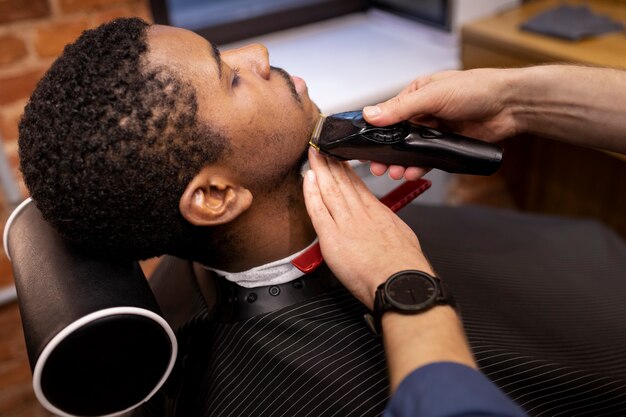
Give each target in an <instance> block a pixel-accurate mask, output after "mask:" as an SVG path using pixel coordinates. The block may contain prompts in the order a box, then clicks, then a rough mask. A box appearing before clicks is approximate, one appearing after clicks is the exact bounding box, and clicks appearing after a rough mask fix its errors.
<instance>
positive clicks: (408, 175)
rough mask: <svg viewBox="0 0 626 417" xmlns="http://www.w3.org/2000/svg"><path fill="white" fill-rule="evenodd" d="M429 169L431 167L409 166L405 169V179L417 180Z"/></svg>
mask: <svg viewBox="0 0 626 417" xmlns="http://www.w3.org/2000/svg"><path fill="white" fill-rule="evenodd" d="M429 171H430V168H420V167H408V168H407V169H406V171H404V179H405V180H407V181H417V180H419V179H420V178H422V177H423V176H424V175H426V174H427V173H428V172H429Z"/></svg>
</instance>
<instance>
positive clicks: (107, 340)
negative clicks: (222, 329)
mask: <svg viewBox="0 0 626 417" xmlns="http://www.w3.org/2000/svg"><path fill="white" fill-rule="evenodd" d="M4 246H5V251H6V252H7V256H9V257H10V259H11V262H12V265H13V273H14V279H15V285H16V289H17V296H18V303H19V308H20V314H21V317H22V324H23V327H24V336H25V339H26V347H27V351H28V357H29V361H30V365H31V368H32V370H33V388H34V390H35V395H36V396H37V398H38V400H39V401H40V402H41V403H42V405H43V406H44V407H45V408H47V409H48V410H49V411H51V412H53V413H55V414H57V415H60V416H105V415H113V414H117V413H120V412H125V411H128V410H130V409H132V408H135V407H136V406H138V405H140V404H141V403H143V402H145V401H146V400H147V399H149V398H150V397H151V396H152V395H154V394H155V393H156V391H157V390H158V389H159V388H160V387H161V386H162V385H163V383H164V382H165V380H166V379H167V377H168V376H169V374H170V372H171V371H172V368H173V366H174V362H175V359H176V354H177V349H178V347H177V342H176V337H175V336H174V333H173V331H172V330H171V328H170V326H169V325H168V324H167V322H166V321H165V320H164V319H163V318H162V316H161V313H160V310H159V306H158V304H157V302H156V300H155V299H154V295H153V294H152V292H151V290H150V287H149V285H148V282H147V280H146V279H145V276H144V275H143V272H142V271H141V268H140V267H139V264H138V263H137V262H128V261H116V260H105V259H96V258H94V257H93V256H89V255H88V254H85V253H83V252H82V251H81V250H80V248H78V247H76V246H75V245H72V244H71V243H70V242H68V241H67V240H66V239H64V238H63V237H62V236H61V235H60V234H59V233H58V232H56V230H54V229H53V228H52V227H51V226H50V225H49V224H48V223H47V222H46V221H45V220H44V219H43V217H42V215H41V212H40V211H39V210H38V209H37V207H36V205H35V204H34V202H33V201H32V200H30V199H29V200H27V201H25V202H24V203H22V204H21V205H20V206H19V207H17V208H16V209H15V211H14V212H13V213H12V214H11V216H10V218H9V220H8V221H7V225H6V227H5V231H4Z"/></svg>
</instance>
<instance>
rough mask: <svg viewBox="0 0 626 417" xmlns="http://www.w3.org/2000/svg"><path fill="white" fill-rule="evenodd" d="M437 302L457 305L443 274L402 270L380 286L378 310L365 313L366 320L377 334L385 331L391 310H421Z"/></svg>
mask: <svg viewBox="0 0 626 417" xmlns="http://www.w3.org/2000/svg"><path fill="white" fill-rule="evenodd" d="M436 305H450V306H452V307H453V308H455V307H456V304H455V302H454V299H453V298H452V295H451V294H450V291H449V290H448V289H447V288H446V286H445V285H444V283H443V282H442V281H441V280H440V279H439V278H437V277H433V276H431V275H429V274H427V273H426V272H422V271H416V270H406V271H400V272H397V273H395V274H393V275H392V276H390V277H389V278H388V279H387V281H386V282H384V283H383V284H381V285H380V286H379V287H378V289H377V290H376V296H375V298H374V312H373V313H372V314H366V315H365V322H366V323H367V325H368V326H369V328H370V330H372V332H373V333H374V334H376V335H381V334H382V317H383V314H385V313H386V312H387V311H396V312H398V313H402V314H419V313H422V312H424V311H426V310H429V309H431V308H432V307H434V306H436Z"/></svg>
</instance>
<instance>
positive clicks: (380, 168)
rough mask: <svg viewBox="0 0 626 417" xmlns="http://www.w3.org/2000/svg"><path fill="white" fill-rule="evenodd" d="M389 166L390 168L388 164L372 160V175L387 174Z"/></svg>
mask: <svg viewBox="0 0 626 417" xmlns="http://www.w3.org/2000/svg"><path fill="white" fill-rule="evenodd" d="M387 168H389V166H388V165H385V164H381V163H380V162H374V161H372V162H370V172H371V173H372V175H376V176H377V177H380V176H381V175H385V172H387Z"/></svg>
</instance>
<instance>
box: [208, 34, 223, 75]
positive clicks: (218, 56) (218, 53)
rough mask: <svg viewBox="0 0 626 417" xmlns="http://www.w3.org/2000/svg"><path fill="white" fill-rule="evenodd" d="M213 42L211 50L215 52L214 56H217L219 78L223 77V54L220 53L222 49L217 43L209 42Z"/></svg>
mask: <svg viewBox="0 0 626 417" xmlns="http://www.w3.org/2000/svg"><path fill="white" fill-rule="evenodd" d="M209 43H210V44H211V52H212V53H213V58H215V62H216V63H217V73H218V75H219V78H220V79H221V78H222V67H223V64H222V56H221V55H220V50H219V49H217V45H215V44H214V43H213V42H209Z"/></svg>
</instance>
